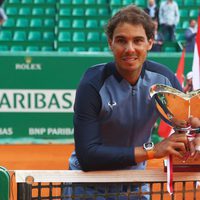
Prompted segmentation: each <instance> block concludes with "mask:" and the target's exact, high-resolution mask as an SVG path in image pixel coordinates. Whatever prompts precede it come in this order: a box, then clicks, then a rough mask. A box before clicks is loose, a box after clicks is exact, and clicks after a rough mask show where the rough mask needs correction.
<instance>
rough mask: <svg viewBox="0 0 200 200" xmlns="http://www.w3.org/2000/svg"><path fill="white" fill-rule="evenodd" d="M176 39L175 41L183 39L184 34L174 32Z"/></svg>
mask: <svg viewBox="0 0 200 200" xmlns="http://www.w3.org/2000/svg"><path fill="white" fill-rule="evenodd" d="M176 40H177V41H184V40H185V34H184V32H183V33H176Z"/></svg>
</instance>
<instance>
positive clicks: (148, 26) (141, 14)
mask: <svg viewBox="0 0 200 200" xmlns="http://www.w3.org/2000/svg"><path fill="white" fill-rule="evenodd" d="M124 22H126V23H130V24H133V25H139V24H141V25H142V26H143V28H144V30H145V33H146V36H147V38H148V39H151V38H154V24H153V21H152V19H151V17H150V16H149V15H148V14H147V13H146V12H145V11H144V10H142V9H141V8H138V7H137V6H135V5H129V6H127V7H124V8H122V9H120V10H119V11H118V12H117V13H116V14H115V15H114V16H113V17H112V18H111V19H110V20H109V21H108V24H107V26H106V27H105V33H106V35H107V37H108V38H109V39H112V38H113V32H114V30H115V28H116V27H117V25H118V24H120V23H124Z"/></svg>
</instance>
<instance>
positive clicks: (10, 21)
mask: <svg viewBox="0 0 200 200" xmlns="http://www.w3.org/2000/svg"><path fill="white" fill-rule="evenodd" d="M2 26H3V27H15V19H14V18H8V19H7V20H6V21H5V22H4V23H3V25H2Z"/></svg>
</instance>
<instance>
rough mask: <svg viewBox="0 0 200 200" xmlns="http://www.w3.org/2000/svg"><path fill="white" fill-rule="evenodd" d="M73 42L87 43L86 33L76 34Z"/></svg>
mask: <svg viewBox="0 0 200 200" xmlns="http://www.w3.org/2000/svg"><path fill="white" fill-rule="evenodd" d="M72 40H73V42H85V33H84V32H74V34H73V37H72Z"/></svg>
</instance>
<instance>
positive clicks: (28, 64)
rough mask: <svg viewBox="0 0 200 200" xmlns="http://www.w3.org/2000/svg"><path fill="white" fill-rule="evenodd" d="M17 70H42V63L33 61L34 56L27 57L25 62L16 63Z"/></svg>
mask: <svg viewBox="0 0 200 200" xmlns="http://www.w3.org/2000/svg"><path fill="white" fill-rule="evenodd" d="M15 69H16V70H31V71H33V70H42V65H41V64H40V63H32V57H30V56H28V57H25V59H24V63H16V64H15Z"/></svg>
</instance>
